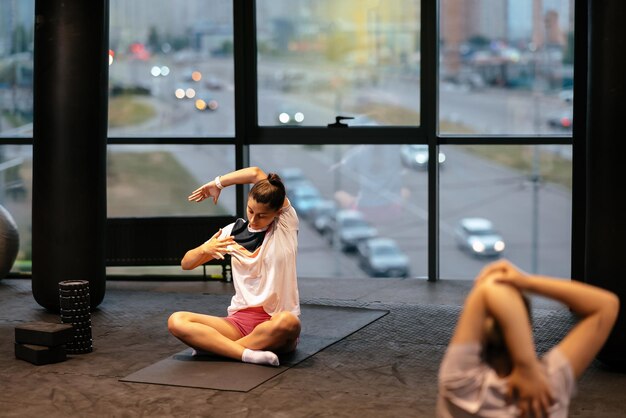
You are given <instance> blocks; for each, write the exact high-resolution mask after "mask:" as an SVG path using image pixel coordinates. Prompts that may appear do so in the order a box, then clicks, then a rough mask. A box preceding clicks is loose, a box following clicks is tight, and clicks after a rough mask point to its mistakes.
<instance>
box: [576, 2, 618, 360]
mask: <svg viewBox="0 0 626 418" xmlns="http://www.w3.org/2000/svg"><path fill="white" fill-rule="evenodd" d="M589 3H590V7H589V22H590V24H589V35H590V37H589V41H590V45H589V78H588V80H589V89H588V104H587V112H588V118H587V207H586V210H587V217H586V218H587V225H586V235H587V242H586V254H585V262H586V266H585V267H586V268H585V279H586V281H588V282H589V283H591V284H594V285H597V286H600V287H603V288H606V289H609V290H612V291H613V292H615V293H617V295H618V296H619V297H620V299H621V303H622V309H621V312H620V315H619V318H618V321H617V324H616V326H615V328H614V330H613V333H612V334H611V336H610V337H609V340H608V341H607V343H606V345H605V347H604V349H603V350H602V351H601V353H600V355H599V356H598V358H599V359H600V360H601V361H603V362H604V363H607V364H609V365H611V366H612V367H614V368H619V369H622V370H626V308H625V307H624V306H623V305H624V300H625V298H626V199H624V190H626V187H625V186H626V164H625V159H624V157H625V156H626V138H625V135H624V128H625V125H624V120H626V119H625V117H626V113H625V112H624V111H625V107H626V106H625V105H624V103H625V101H626V89H625V87H626V86H625V83H626V55H625V54H624V52H625V51H626V24H625V23H626V2H624V1H623V0H603V1H589ZM576 12H577V13H579V12H585V11H584V10H577V11H576Z"/></svg>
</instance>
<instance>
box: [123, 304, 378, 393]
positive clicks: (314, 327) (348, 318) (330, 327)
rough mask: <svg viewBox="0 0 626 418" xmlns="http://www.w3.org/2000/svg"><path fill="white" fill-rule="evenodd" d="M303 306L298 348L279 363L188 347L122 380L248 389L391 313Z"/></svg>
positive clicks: (208, 387)
mask: <svg viewBox="0 0 626 418" xmlns="http://www.w3.org/2000/svg"><path fill="white" fill-rule="evenodd" d="M301 310H302V313H301V316H300V319H301V321H302V333H301V335H300V343H299V345H298V348H297V349H296V351H294V352H293V353H290V354H287V355H283V356H281V357H280V366H279V367H272V366H262V365H256V364H247V363H242V362H238V361H233V360H229V359H225V358H222V357H216V356H199V357H192V356H191V349H190V348H188V349H186V350H183V351H181V352H179V353H177V354H174V355H172V356H170V357H168V358H166V359H163V360H161V361H158V362H157V363H154V364H152V365H150V366H148V367H145V368H143V369H141V370H138V371H136V372H134V373H132V374H130V375H128V376H126V377H125V378H123V379H120V381H122V382H135V383H150V384H157V385H169V386H186V387H194V388H205V389H217V390H230V391H237V392H248V391H249V390H252V389H254V388H255V387H257V386H258V385H260V384H262V383H263V382H265V381H267V380H269V379H271V378H272V377H274V376H277V375H279V374H281V373H283V372H284V371H286V370H288V369H289V368H290V367H292V366H295V365H296V364H298V363H300V362H301V361H303V360H305V359H307V358H309V357H311V356H312V355H314V354H315V353H317V352H319V351H321V350H323V349H324V348H326V347H328V346H330V345H332V344H334V343H336V342H337V341H340V340H341V339H343V338H345V337H347V336H348V335H350V334H352V333H354V332H356V331H358V330H359V329H361V328H363V327H364V326H366V325H368V324H370V323H372V322H374V321H376V320H377V319H379V318H381V317H383V316H385V315H386V314H387V313H388V311H384V310H378V309H364V308H352V307H339V306H325V305H302V306H301Z"/></svg>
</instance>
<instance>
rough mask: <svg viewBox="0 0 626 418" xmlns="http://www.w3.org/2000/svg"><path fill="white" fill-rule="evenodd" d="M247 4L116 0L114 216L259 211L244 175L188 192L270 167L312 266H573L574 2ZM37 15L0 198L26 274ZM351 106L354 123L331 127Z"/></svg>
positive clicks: (7, 4)
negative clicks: (501, 260) (502, 262)
mask: <svg viewBox="0 0 626 418" xmlns="http://www.w3.org/2000/svg"><path fill="white" fill-rule="evenodd" d="M248 3H249V2H234V1H232V0H180V1H176V2H172V1H167V0H133V1H123V0H111V1H110V2H109V4H110V42H109V45H110V51H109V56H110V60H109V63H110V64H109V74H110V79H109V104H110V106H109V147H108V154H107V187H108V190H107V203H108V207H107V212H108V216H109V217H111V218H114V217H155V216H158V217H160V216H164V217H168V216H198V215H201V216H202V215H209V216H210V215H225V214H226V215H234V214H239V215H242V216H243V215H244V213H243V207H244V206H243V205H241V203H242V201H243V200H244V199H245V196H244V195H241V196H238V195H237V192H236V189H235V188H230V189H228V190H227V191H225V192H224V194H223V195H222V196H221V198H220V202H219V205H217V206H213V205H211V204H201V205H198V204H192V203H189V202H187V200H186V199H187V196H188V194H189V192H191V191H192V190H193V189H194V188H196V187H198V186H199V185H201V184H202V183H204V182H206V181H208V180H210V179H212V178H213V177H214V176H215V175H218V174H222V173H224V172H227V171H231V170H233V169H235V168H239V167H241V166H244V165H248V164H254V165H259V166H261V167H262V168H263V169H265V170H269V171H277V172H278V173H279V174H281V176H283V178H284V180H285V181H286V183H287V185H288V191H289V197H290V199H291V200H292V203H293V204H294V206H296V208H297V210H298V212H299V213H300V216H301V232H300V252H299V261H298V262H299V269H300V274H301V275H302V276H304V277H306V276H323V277H343V278H347V277H367V276H377V275H379V276H402V275H405V274H406V275H408V277H412V278H415V277H418V278H425V277H428V278H429V279H432V280H435V279H439V278H443V279H458V278H461V279H469V278H471V277H473V275H474V274H475V273H476V271H477V270H478V269H479V268H480V267H481V266H482V265H483V264H485V263H486V262H488V261H490V260H492V259H493V258H494V257H496V256H506V257H509V258H511V259H512V260H513V261H514V262H516V263H518V264H520V265H521V266H522V267H523V268H525V269H527V270H530V271H538V272H542V273H546V274H554V275H560V276H567V275H568V274H569V268H570V265H571V260H570V259H571V247H572V245H576V243H573V242H571V236H572V233H571V232H572V231H571V223H572V218H571V213H572V210H571V209H572V208H571V207H572V189H575V188H576V185H575V184H573V182H572V177H573V173H574V172H575V169H574V167H573V165H572V155H573V147H574V145H573V144H572V126H573V125H572V122H573V120H572V110H573V94H572V92H573V81H574V73H573V68H574V67H573V62H574V60H573V58H574V57H573V51H574V47H573V42H574V36H573V34H574V25H573V21H574V19H573V18H574V7H573V4H574V2H573V0H543V1H527V0H505V1H500V0H458V1H455V0H439V2H438V3H437V7H434V6H433V4H432V2H426V1H424V0H256V1H255V2H254V4H253V5H254V7H248ZM33 11H34V0H24V1H21V0H20V1H2V0H0V12H1V13H0V137H2V139H3V141H4V142H3V145H2V146H0V166H1V167H2V168H3V170H1V171H0V191H1V193H0V198H1V199H2V201H1V202H0V203H1V204H2V205H3V206H5V207H6V208H7V209H8V210H9V211H10V212H11V213H12V214H13V215H14V217H15V218H16V221H17V224H18V226H19V228H20V233H21V237H22V240H21V242H20V255H19V260H21V261H20V263H21V264H20V265H19V266H18V265H16V266H18V267H19V268H22V266H23V265H26V264H28V263H29V260H30V238H29V237H28V235H29V234H30V206H31V203H30V202H31V200H30V184H31V173H32V158H31V157H30V155H31V151H32V149H31V148H32V147H31V144H30V143H28V142H29V141H30V138H31V137H32V113H33V112H32V104H33V97H32V96H33V91H32V86H33V22H34V19H33V17H34V16H33ZM437 13H439V14H438V15H437ZM437 20H438V24H434V23H433V22H435V21H437ZM437 29H438V30H439V31H438V32H437ZM583 75H584V74H583ZM253 87H256V90H255V89H254V88H253ZM235 102H237V105H235ZM236 109H237V115H236V116H237V123H235V113H236ZM336 116H350V117H353V118H354V119H352V120H349V121H347V124H348V125H350V126H349V127H348V128H342V129H333V128H328V129H326V125H327V124H329V123H332V122H334V121H335V117H336ZM282 127H284V129H281V128H282ZM294 127H296V129H290V128H294ZM345 230H349V231H350V232H348V233H345ZM356 230H358V231H359V232H358V233H357V232H354V231H356ZM491 232H493V234H491ZM489 234H491V237H495V238H493V239H492V240H491V241H492V243H491V244H489V243H488V242H487V241H488V239H487V238H488V237H490V235H489ZM474 235H476V236H478V237H479V238H475V237H474ZM208 236H210V231H207V237H208ZM468 237H469V238H468ZM485 237H487V238H485ZM489 239H491V238H489ZM497 242H500V243H497ZM496 243H497V247H498V248H499V249H496V250H493V248H495V244H496ZM489 245H491V247H489ZM488 248H492V251H495V252H496V253H498V254H496V255H494V256H488V255H486V254H487V253H488V252H489V251H488ZM376 254H385V256H383V257H382V261H381V260H380V259H378V260H374V258H376V257H374V255H376ZM390 260H394V261H393V263H396V265H400V264H402V263H404V264H405V265H406V269H405V270H402V269H401V268H390V267H384V266H390V265H392V264H393V263H392V262H391V261H390ZM381 266H383V267H381ZM433 267H434V268H433Z"/></svg>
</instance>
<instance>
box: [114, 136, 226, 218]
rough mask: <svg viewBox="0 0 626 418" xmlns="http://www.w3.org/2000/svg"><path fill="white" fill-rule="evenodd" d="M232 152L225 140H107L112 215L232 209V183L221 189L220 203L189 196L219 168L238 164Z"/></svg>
mask: <svg viewBox="0 0 626 418" xmlns="http://www.w3.org/2000/svg"><path fill="white" fill-rule="evenodd" d="M233 152H234V149H233V147H231V146H226V145H109V147H108V153H107V205H108V208H107V215H108V217H109V218H118V217H152V216H221V215H231V214H234V213H235V212H236V209H235V192H234V189H233V188H229V189H227V190H225V191H224V193H222V194H221V195H220V199H219V202H218V205H213V204H207V203H203V204H197V203H192V202H189V201H188V200H187V197H188V196H189V195H190V194H191V192H192V191H193V190H195V189H196V188H197V187H200V186H201V185H203V184H204V183H206V182H207V181H209V180H211V179H213V178H214V177H215V173H227V172H229V171H232V170H234V169H235V166H234V161H235V159H234V155H233Z"/></svg>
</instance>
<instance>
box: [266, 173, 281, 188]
mask: <svg viewBox="0 0 626 418" xmlns="http://www.w3.org/2000/svg"><path fill="white" fill-rule="evenodd" d="M267 181H269V182H270V183H271V184H273V185H274V186H277V185H278V184H281V185H282V183H283V181H282V179H281V178H280V176H279V175H278V174H276V173H269V174H268V175H267Z"/></svg>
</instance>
